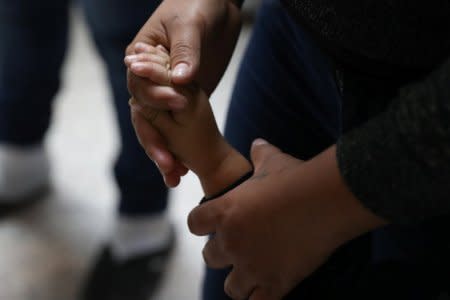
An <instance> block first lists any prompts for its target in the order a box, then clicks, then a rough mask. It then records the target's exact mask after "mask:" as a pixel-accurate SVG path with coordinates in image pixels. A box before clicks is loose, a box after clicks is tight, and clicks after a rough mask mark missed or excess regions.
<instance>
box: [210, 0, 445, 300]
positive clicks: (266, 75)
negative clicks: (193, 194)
mask: <svg viewBox="0 0 450 300" xmlns="http://www.w3.org/2000/svg"><path fill="white" fill-rule="evenodd" d="M349 92H350V93H351V91H349ZM342 97H343V96H342V95H341V92H340V88H339V86H338V84H337V79H336V72H335V70H334V68H333V66H332V63H331V62H330V60H329V59H328V58H327V56H326V55H324V53H322V52H321V50H320V49H319V48H318V47H316V46H315V44H314V42H313V41H312V40H311V38H310V37H309V36H308V35H307V34H306V33H305V32H303V31H302V30H301V28H300V26H298V24H297V23H295V22H294V21H293V20H292V19H291V17H290V16H289V15H288V13H287V12H285V11H284V9H283V7H282V6H281V4H280V3H279V1H277V0H264V1H263V3H262V7H261V8H260V11H259V14H258V16H257V18H256V23H255V26H254V32H253V34H252V37H251V39H250V42H249V46H248V48H247V50H246V53H245V55H244V58H243V62H242V65H241V67H240V70H239V73H238V77H237V80H236V84H235V87H234V93H233V95H232V99H231V104H230V108H229V112H228V119H227V126H226V131H225V135H226V138H227V139H228V140H229V142H230V143H231V144H232V145H233V146H234V147H236V148H237V149H238V150H239V151H240V152H241V153H242V154H244V155H245V156H246V157H247V158H248V157H249V150H250V147H251V143H252V141H253V140H254V139H255V138H258V137H262V138H264V139H266V140H268V141H269V142H271V143H272V144H274V145H276V146H277V147H279V148H280V149H282V150H283V151H284V152H286V153H289V154H291V155H293V156H295V157H297V158H300V159H308V158H311V157H313V156H314V155H316V154H318V153H320V152H321V151H322V150H324V149H325V148H327V147H328V146H330V145H332V144H334V143H335V141H336V140H337V139H338V137H339V136H340V134H341V132H342V131H343V128H344V124H343V123H344V121H343V119H344V116H343V114H342V113H341V110H342V109H341V107H342V106H343V105H342ZM357 122H358V120H355V121H354V124H355V123H357ZM347 126H349V124H347V122H346V124H345V127H347ZM324 188H326V187H324ZM419 227H420V226H419ZM420 230H421V229H420ZM395 232H399V236H400V239H398V240H400V241H410V242H414V241H416V242H417V240H420V239H416V237H417V235H414V234H413V236H412V237H411V234H410V235H409V237H408V236H407V235H405V231H404V230H403V228H401V229H399V228H392V227H388V228H387V229H383V230H380V231H378V232H375V233H373V234H366V235H365V236H362V237H360V238H357V239H355V240H353V241H351V242H349V243H347V244H346V245H344V246H343V247H341V248H340V249H338V250H337V251H336V252H335V254H334V255H333V256H331V257H330V258H329V259H328V261H327V262H326V263H325V264H324V265H323V266H322V267H320V268H319V269H318V270H317V271H316V272H315V273H313V274H312V275H311V276H310V277H309V278H308V279H306V280H305V281H303V282H302V283H301V284H299V285H298V286H297V287H296V288H295V289H294V290H293V291H292V292H291V293H290V294H289V295H288V296H287V297H286V299H302V300H303V299H320V300H324V299H408V300H410V299H421V300H428V299H434V298H433V297H436V295H435V289H434V288H429V286H427V285H425V284H424V282H425V281H426V278H425V277H426V276H429V273H426V272H425V269H422V268H420V267H417V265H416V264H415V263H414V261H413V260H414V259H412V258H410V257H407V255H405V253H403V252H402V251H400V249H399V247H398V245H396V244H395V243H392V241H393V239H392V238H391V237H390V236H389V234H393V233H395ZM409 232H410V233H411V232H412V231H409ZM393 244H394V245H393ZM416 244H417V243H416ZM228 271H229V270H212V269H207V270H206V276H205V281H204V286H203V299H205V300H222V299H230V298H228V297H227V296H226V295H225V293H224V292H223V284H224V280H225V278H226V276H227V273H228ZM392 282H394V283H395V284H394V285H392V286H391V283H392ZM389 297H391V298H389ZM392 297H396V298H392Z"/></svg>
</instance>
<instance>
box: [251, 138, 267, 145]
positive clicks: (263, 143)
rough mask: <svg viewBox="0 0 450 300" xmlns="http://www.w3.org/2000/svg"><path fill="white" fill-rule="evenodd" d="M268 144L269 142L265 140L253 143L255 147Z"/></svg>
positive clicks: (257, 140)
mask: <svg viewBox="0 0 450 300" xmlns="http://www.w3.org/2000/svg"><path fill="white" fill-rule="evenodd" d="M266 144H268V142H267V141H266V140H264V139H256V140H254V141H253V145H254V146H259V145H266Z"/></svg>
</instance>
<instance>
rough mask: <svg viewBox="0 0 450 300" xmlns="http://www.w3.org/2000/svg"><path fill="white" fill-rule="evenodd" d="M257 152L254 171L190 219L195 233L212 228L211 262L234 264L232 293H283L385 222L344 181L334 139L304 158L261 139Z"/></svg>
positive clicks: (267, 296) (207, 251)
mask: <svg viewBox="0 0 450 300" xmlns="http://www.w3.org/2000/svg"><path fill="white" fill-rule="evenodd" d="M251 156H252V161H253V164H254V167H255V173H254V176H253V177H252V178H250V179H249V180H248V181H246V182H244V183H243V184H242V185H240V186H239V187H237V188H236V189H234V190H233V191H231V192H229V193H228V194H226V195H224V196H223V197H220V198H217V199H215V200H212V201H210V202H207V203H205V204H202V205H200V206H198V207H197V208H195V209H194V210H193V211H192V212H191V213H190V215H189V219H188V223H189V228H190V230H191V232H192V233H194V234H196V235H208V234H212V233H214V237H213V238H212V239H210V240H209V241H208V243H207V244H206V245H205V247H204V249H203V256H204V259H205V262H206V263H207V265H208V266H210V267H212V268H225V267H227V266H232V267H233V268H232V271H231V273H230V274H229V275H228V277H227V279H226V281H225V292H226V293H227V294H228V295H229V296H230V297H232V298H233V299H250V300H275V299H281V298H282V297H283V296H285V295H286V294H287V293H288V292H289V291H290V290H291V289H292V288H293V287H295V286H296V285H297V284H298V283H299V282H301V281H302V280H303V279H305V278H306V277H307V276H309V275H310V274H311V273H312V272H313V271H314V270H316V269H317V268H318V267H319V266H320V265H321V264H322V263H324V262H325V260H326V259H327V258H328V257H329V256H330V255H331V254H332V252H333V251H334V250H335V249H336V248H337V247H339V246H340V245H342V244H343V243H345V242H346V241H348V240H350V239H352V238H354V237H356V236H358V235H360V234H362V233H364V232H366V231H368V230H371V229H374V228H376V227H377V226H381V225H382V224H384V222H383V221H382V220H381V219H379V218H378V217H376V216H375V215H373V214H372V213H370V212H369V211H368V210H366V209H365V208H364V207H362V206H361V205H360V203H359V202H358V201H357V200H356V199H355V198H354V197H353V196H352V194H351V193H350V192H349V191H348V190H347V188H346V187H345V185H344V183H343V182H342V180H341V179H340V176H339V171H338V168H337V163H336V159H335V149H334V147H332V148H330V149H329V150H327V151H326V152H324V153H323V154H321V155H319V156H317V157H316V158H314V159H313V160H311V161H308V162H302V161H300V160H297V159H295V158H294V157H292V156H289V155H287V154H284V153H282V152H281V151H280V150H279V149H277V148H275V147H274V146H272V145H270V144H268V143H266V142H264V141H262V140H257V141H256V142H255V143H254V145H253V146H252V150H251Z"/></svg>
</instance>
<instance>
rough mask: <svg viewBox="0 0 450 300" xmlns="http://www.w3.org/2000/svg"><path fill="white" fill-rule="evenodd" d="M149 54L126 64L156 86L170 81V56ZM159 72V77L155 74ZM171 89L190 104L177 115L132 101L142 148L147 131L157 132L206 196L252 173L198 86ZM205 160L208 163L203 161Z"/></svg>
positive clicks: (154, 51) (157, 51) (156, 52)
mask: <svg viewBox="0 0 450 300" xmlns="http://www.w3.org/2000/svg"><path fill="white" fill-rule="evenodd" d="M148 50H149V51H148V52H146V53H141V54H139V55H137V56H136V57H133V58H132V59H128V60H126V63H127V64H128V65H129V66H130V68H131V69H132V70H133V72H136V74H138V75H140V76H146V75H150V74H151V75H154V76H155V78H158V79H159V83H160V84H161V85H164V83H167V82H169V81H170V80H168V79H169V77H170V74H171V72H170V69H169V68H168V67H167V66H168V61H169V59H170V58H169V56H168V54H167V52H165V51H164V49H161V48H159V47H157V48H155V47H151V46H150V47H149V49H148ZM155 70H158V72H159V74H155V73H154V71H155ZM167 87H168V88H169V89H173V90H174V92H176V93H182V94H183V95H185V96H186V97H187V98H188V99H189V101H188V105H187V106H186V108H185V109H183V110H180V111H164V110H155V109H153V108H151V107H149V106H143V105H141V104H140V103H139V102H137V101H136V100H135V99H131V101H130V105H131V115H132V120H133V124H134V128H135V129H136V132H137V136H138V138H139V140H140V141H141V143H143V146H144V148H145V141H146V137H147V135H148V134H149V128H154V129H156V130H157V131H158V132H159V133H160V134H161V135H162V136H163V137H164V138H165V140H166V143H167V144H166V145H167V147H168V149H169V150H170V151H171V152H172V153H173V154H174V155H175V157H176V158H177V160H178V161H179V162H180V163H181V164H182V165H183V166H186V167H187V169H189V170H192V171H193V172H194V173H195V174H196V175H197V176H198V177H199V179H200V182H201V184H202V187H203V190H204V192H205V194H206V195H207V196H209V195H213V194H216V193H218V192H220V191H222V190H223V189H224V188H225V187H227V186H228V185H230V184H232V183H233V182H234V181H235V180H237V179H238V178H240V177H241V176H242V175H243V174H245V173H247V172H248V171H250V170H251V169H252V166H251V165H250V163H249V162H248V161H247V160H246V159H245V158H244V157H243V156H242V155H241V154H240V153H239V152H237V151H236V150H235V149H234V148H233V147H231V146H230V145H229V144H228V143H227V142H226V141H225V139H224V138H223V136H222V135H221V133H220V131H219V129H218V127H217V123H216V121H215V118H214V114H213V112H212V110H211V106H210V103H209V99H208V96H207V95H206V93H205V92H204V91H203V90H202V89H200V88H199V86H198V85H195V84H191V85H189V86H184V87H182V88H177V89H175V88H174V87H171V86H169V85H167ZM206 158H207V159H206Z"/></svg>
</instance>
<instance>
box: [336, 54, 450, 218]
mask: <svg viewBox="0 0 450 300" xmlns="http://www.w3.org/2000/svg"><path fill="white" fill-rule="evenodd" d="M337 158H338V163H339V168H340V171H341V174H342V176H343V177H344V180H345V181H346V182H347V184H348V186H349V187H350V189H351V190H352V192H353V193H354V194H355V196H356V197H357V198H358V199H359V200H360V201H361V202H362V203H363V205H365V206H366V207H367V208H369V209H370V210H372V211H373V212H374V213H375V214H377V215H379V216H381V217H384V218H385V219H387V220H390V221H391V222H397V223H411V222H416V221H420V220H423V219H426V218H429V217H433V216H437V215H443V214H450V59H448V60H447V61H446V62H445V63H444V64H443V65H442V66H441V67H440V68H439V69H437V70H436V71H434V72H433V73H432V74H430V75H429V76H428V77H427V78H426V79H425V80H423V81H421V82H419V83H416V84H413V85H410V86H408V87H405V88H403V89H402V90H401V92H400V94H399V96H398V97H397V99H395V100H394V101H393V102H392V104H391V105H390V107H389V108H388V110H387V111H385V112H383V113H382V114H380V115H378V116H377V117H375V118H374V119H371V120H370V121H369V122H367V123H366V124H365V125H363V126H362V127H360V128H358V129H356V130H353V131H352V132H350V133H349V134H346V135H345V136H343V137H342V138H341V139H340V140H339V141H338V144H337Z"/></svg>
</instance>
